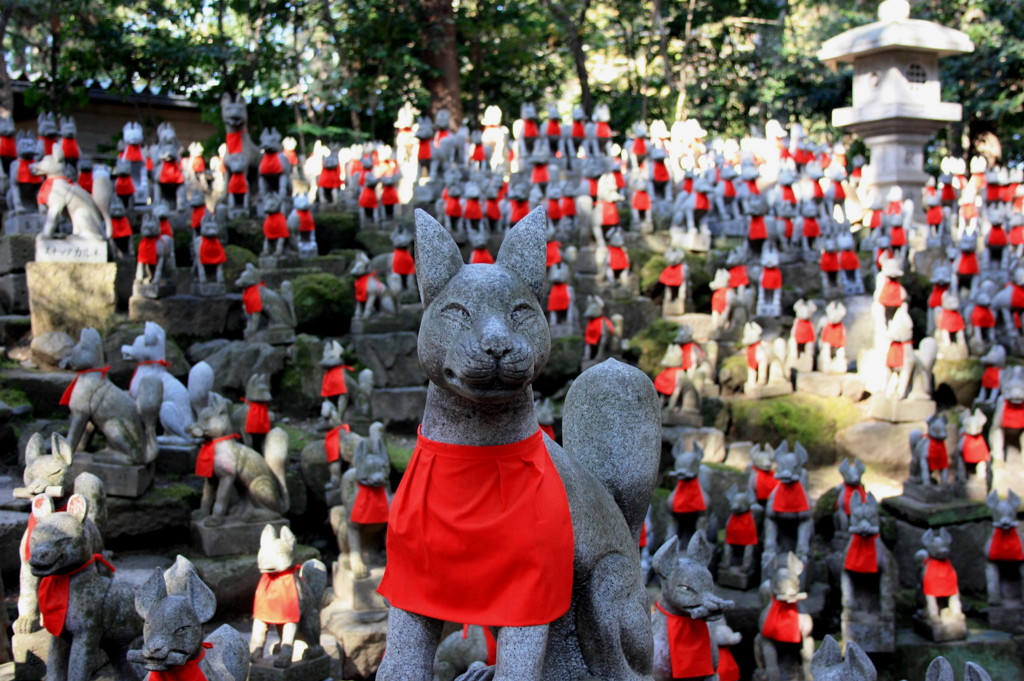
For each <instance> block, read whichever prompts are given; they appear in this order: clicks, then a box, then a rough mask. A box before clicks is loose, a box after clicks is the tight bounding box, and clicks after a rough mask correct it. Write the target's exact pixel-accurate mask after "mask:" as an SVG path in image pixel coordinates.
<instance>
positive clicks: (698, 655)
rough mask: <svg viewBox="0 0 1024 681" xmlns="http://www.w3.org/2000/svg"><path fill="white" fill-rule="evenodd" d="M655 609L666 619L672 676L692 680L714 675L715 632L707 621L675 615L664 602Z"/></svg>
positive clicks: (656, 604) (657, 604)
mask: <svg viewBox="0 0 1024 681" xmlns="http://www.w3.org/2000/svg"><path fill="white" fill-rule="evenodd" d="M654 607H656V608H657V609H658V611H659V612H661V614H663V615H664V616H665V627H666V629H667V630H668V657H669V660H670V661H671V662H672V677H673V678H676V679H688V678H692V677H703V676H711V675H712V674H714V673H715V665H714V659H713V657H712V654H711V632H710V631H709V630H708V625H707V622H705V621H704V620H697V619H693V618H692V617H686V616H685V615H673V614H672V613H670V612H668V611H667V610H665V608H663V607H662V606H661V603H655V604H654Z"/></svg>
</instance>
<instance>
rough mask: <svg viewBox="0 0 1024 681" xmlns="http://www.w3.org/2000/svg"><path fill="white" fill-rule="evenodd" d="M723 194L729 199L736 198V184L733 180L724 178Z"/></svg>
mask: <svg viewBox="0 0 1024 681" xmlns="http://www.w3.org/2000/svg"><path fill="white" fill-rule="evenodd" d="M722 196H723V197H725V198H727V199H734V198H736V185H735V184H733V182H732V180H722Z"/></svg>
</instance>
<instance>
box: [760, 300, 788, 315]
mask: <svg viewBox="0 0 1024 681" xmlns="http://www.w3.org/2000/svg"><path fill="white" fill-rule="evenodd" d="M756 316H758V317H781V316H782V305H776V304H774V303H768V302H764V303H762V302H761V301H758V302H757V313H756Z"/></svg>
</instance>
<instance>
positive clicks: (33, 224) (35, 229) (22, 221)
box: [4, 213, 46, 234]
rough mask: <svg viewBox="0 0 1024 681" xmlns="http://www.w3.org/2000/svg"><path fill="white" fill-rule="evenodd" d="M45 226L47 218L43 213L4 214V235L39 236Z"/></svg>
mask: <svg viewBox="0 0 1024 681" xmlns="http://www.w3.org/2000/svg"><path fill="white" fill-rule="evenodd" d="M44 224H46V216H45V215H42V214H41V213H20V214H18V215H14V214H12V213H5V214H4V234H38V233H39V232H41V231H43V225H44Z"/></svg>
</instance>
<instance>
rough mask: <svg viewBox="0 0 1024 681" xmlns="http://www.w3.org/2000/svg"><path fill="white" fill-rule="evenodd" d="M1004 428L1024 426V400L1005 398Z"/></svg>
mask: <svg viewBox="0 0 1024 681" xmlns="http://www.w3.org/2000/svg"><path fill="white" fill-rule="evenodd" d="M1003 428H1024V402H1021V403H1019V404H1017V403H1014V402H1010V401H1009V400H1003Z"/></svg>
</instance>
